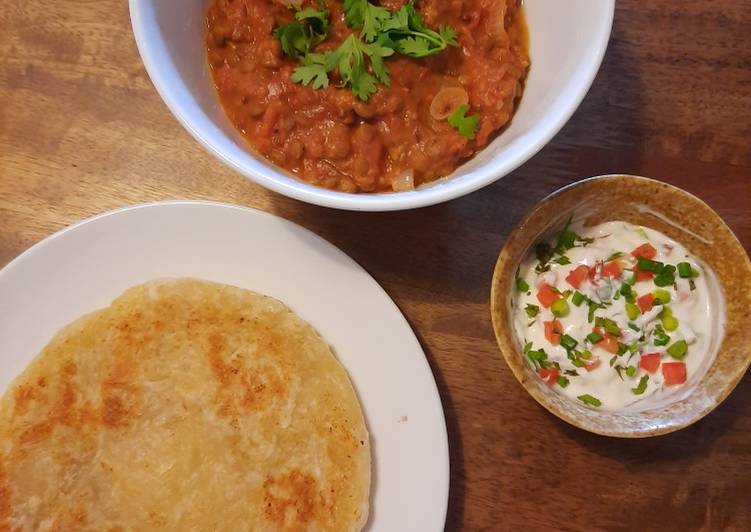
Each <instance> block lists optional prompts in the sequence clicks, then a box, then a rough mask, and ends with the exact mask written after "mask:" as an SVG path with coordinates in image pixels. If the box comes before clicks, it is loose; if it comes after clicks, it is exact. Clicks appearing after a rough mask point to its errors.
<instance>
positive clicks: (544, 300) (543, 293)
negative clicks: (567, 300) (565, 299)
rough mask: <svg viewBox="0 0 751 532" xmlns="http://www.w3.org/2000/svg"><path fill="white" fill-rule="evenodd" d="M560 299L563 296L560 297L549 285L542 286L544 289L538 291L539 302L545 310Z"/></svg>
mask: <svg viewBox="0 0 751 532" xmlns="http://www.w3.org/2000/svg"><path fill="white" fill-rule="evenodd" d="M560 297H561V296H559V295H558V294H557V293H556V292H555V290H553V287H552V286H550V285H549V284H544V285H542V287H541V288H540V289H539V290H538V291H537V300H538V301H539V302H540V304H541V305H542V306H543V307H545V308H550V305H552V304H553V303H554V302H555V301H556V300H558V299H559V298H560Z"/></svg>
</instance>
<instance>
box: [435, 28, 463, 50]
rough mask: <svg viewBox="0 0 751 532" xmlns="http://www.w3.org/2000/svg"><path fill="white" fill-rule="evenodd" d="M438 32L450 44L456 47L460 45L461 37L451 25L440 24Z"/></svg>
mask: <svg viewBox="0 0 751 532" xmlns="http://www.w3.org/2000/svg"><path fill="white" fill-rule="evenodd" d="M438 33H439V34H440V36H441V37H442V38H443V40H444V41H446V44H448V45H449V46H453V47H454V48H456V47H458V46H459V38H458V36H457V34H456V30H455V29H454V28H452V27H451V26H440V27H439V28H438Z"/></svg>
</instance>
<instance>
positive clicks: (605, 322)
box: [595, 318, 621, 337]
mask: <svg viewBox="0 0 751 532" xmlns="http://www.w3.org/2000/svg"><path fill="white" fill-rule="evenodd" d="M595 325H597V326H598V327H602V328H603V329H605V330H606V331H607V332H609V333H610V334H612V335H613V336H616V337H618V336H620V335H621V328H620V327H618V324H617V323H616V322H614V321H613V320H611V319H609V318H597V319H596V320H595Z"/></svg>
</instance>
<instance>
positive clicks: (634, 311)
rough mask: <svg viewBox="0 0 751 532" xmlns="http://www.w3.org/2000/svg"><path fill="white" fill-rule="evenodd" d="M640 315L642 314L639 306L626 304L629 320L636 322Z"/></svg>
mask: <svg viewBox="0 0 751 532" xmlns="http://www.w3.org/2000/svg"><path fill="white" fill-rule="evenodd" d="M639 314H641V310H639V307H638V306H636V305H634V304H633V303H626V315H627V316H628V319H630V320H635V319H636V318H638V317H639ZM637 330H638V329H637Z"/></svg>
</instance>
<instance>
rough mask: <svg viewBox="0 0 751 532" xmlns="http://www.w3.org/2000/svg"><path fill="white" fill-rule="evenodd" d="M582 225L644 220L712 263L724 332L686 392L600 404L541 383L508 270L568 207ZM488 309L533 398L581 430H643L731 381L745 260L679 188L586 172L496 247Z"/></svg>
mask: <svg viewBox="0 0 751 532" xmlns="http://www.w3.org/2000/svg"><path fill="white" fill-rule="evenodd" d="M574 213H575V214H576V215H577V217H582V216H583V217H584V223H585V225H588V226H589V225H596V224H600V223H604V222H608V221H613V220H623V221H626V222H630V223H632V224H637V225H643V226H646V227H651V228H653V229H656V230H657V231H660V232H662V233H664V234H665V235H667V236H668V237H670V238H672V239H673V240H676V241H677V242H680V243H681V244H683V245H684V246H685V247H686V248H687V249H688V251H689V252H690V253H692V254H693V255H694V256H696V257H697V258H699V259H700V260H701V261H703V262H704V264H705V265H707V266H708V267H709V268H710V269H712V270H713V271H714V273H715V275H716V277H717V280H718V282H719V285H720V288H721V290H722V293H723V297H724V299H725V312H726V315H725V334H724V337H723V338H722V342H721V345H720V347H719V350H718V352H717V355H716V356H715V359H714V362H713V363H712V365H711V366H710V367H709V369H708V370H707V372H706V374H705V375H704V376H703V377H702V378H701V379H700V380H699V381H698V383H697V384H696V386H695V388H694V389H693V390H692V391H691V392H690V393H689V395H688V396H687V397H684V398H678V399H677V400H676V401H675V402H672V403H669V404H668V405H667V406H661V407H656V408H652V409H648V410H644V411H641V412H613V411H605V410H602V411H599V410H594V409H590V408H587V407H585V406H583V405H581V404H578V403H576V402H574V401H572V400H571V399H569V398H568V397H566V396H564V395H562V394H560V393H558V392H556V391H555V390H554V389H551V388H549V387H548V386H546V385H545V384H544V383H543V382H542V380H541V379H539V378H538V377H537V376H536V374H535V373H534V370H533V369H532V368H531V367H530V365H529V364H528V363H527V362H526V361H525V360H524V358H523V355H522V352H521V346H520V345H519V342H518V341H517V339H516V336H515V334H514V329H513V325H512V316H511V307H510V301H511V294H512V289H513V287H514V279H515V272H516V269H517V267H518V266H519V264H520V263H521V261H522V260H523V259H524V257H526V255H527V253H529V252H530V251H531V248H532V246H533V245H534V243H536V242H538V241H539V240H541V239H542V238H544V237H546V236H547V235H549V234H551V233H552V232H553V231H554V230H555V229H557V228H559V227H560V226H561V225H562V223H563V222H564V220H565V219H566V218H567V217H568V216H569V215H571V214H574ZM490 298H491V313H492V319H493V328H494V330H495V335H496V339H497V340H498V346H499V347H500V349H501V352H502V353H503V356H504V357H505V358H506V362H507V363H508V365H509V367H510V368H511V371H513V372H514V375H515V376H516V378H517V379H518V380H519V382H520V383H521V385H522V386H524V388H526V390H527V391H528V392H529V393H530V394H531V395H532V397H534V398H535V399H536V400H537V402H538V403H540V404H541V405H542V406H544V407H545V408H547V409H548V410H549V411H550V412H552V413H553V414H555V415H556V416H558V417H559V418H561V419H563V420H564V421H567V422H569V423H571V424H572V425H575V426H577V427H579V428H582V429H584V430H588V431H590V432H595V433H597V434H603V435H606V436H616V437H621V438H644V437H648V436H656V435H659V434H667V433H669V432H673V431H675V430H678V429H681V428H683V427H686V426H688V425H690V424H692V423H694V422H696V421H698V420H699V419H701V418H702V417H704V416H705V415H707V414H708V413H709V412H711V411H712V410H713V409H714V408H715V407H716V406H717V405H719V404H720V403H721V402H722V401H723V400H724V399H725V398H726V397H727V396H728V394H730V392H731V391H732V390H733V388H735V386H736V385H737V384H738V382H739V381H740V379H741V378H742V377H743V375H744V374H745V372H746V369H747V368H748V366H749V363H751V328H749V327H748V323H747V319H748V309H749V308H751V262H750V261H749V258H748V255H747V254H746V252H745V250H744V249H743V246H741V244H740V242H738V239H737V238H736V237H735V235H734V234H733V232H732V231H731V230H730V229H729V228H728V226H727V225H725V223H724V222H723V221H722V219H721V218H720V217H719V215H717V213H715V212H714V211H713V210H712V209H711V208H710V207H709V206H708V205H707V204H706V203H704V202H703V201H701V200H700V199H698V198H697V197H696V196H693V195H691V194H689V193H688V192H685V191H683V190H681V189H679V188H676V187H673V186H671V185H667V184H665V183H661V182H659V181H655V180H652V179H647V178H644V177H636V176H629V175H608V176H599V177H593V178H591V179H586V180H584V181H580V182H578V183H574V184H573V185H570V186H567V187H565V188H562V189H561V190H559V191H557V192H555V193H553V194H552V195H550V196H548V197H547V198H545V199H544V200H543V201H542V202H540V203H539V204H538V205H537V206H536V207H535V208H533V209H532V211H531V212H530V213H528V214H527V216H526V217H525V218H524V220H522V222H521V224H520V225H519V227H518V228H517V229H516V231H514V233H513V234H512V235H511V237H510V238H509V239H508V241H507V242H506V245H505V246H504V247H503V249H502V250H501V253H500V255H499V256H498V262H497V263H496V267H495V272H494V274H493V284H492V290H491V296H490Z"/></svg>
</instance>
